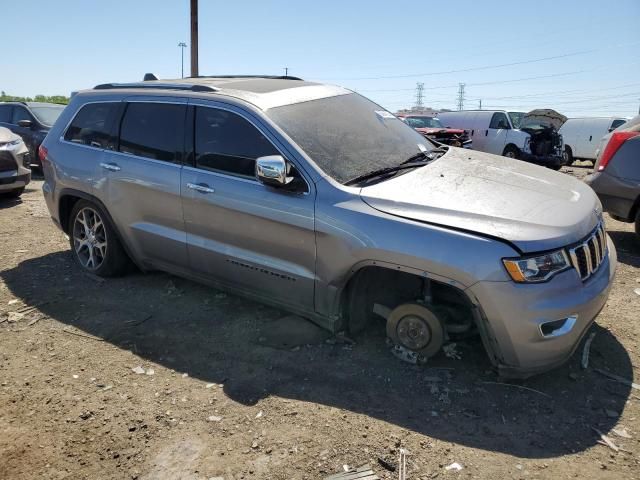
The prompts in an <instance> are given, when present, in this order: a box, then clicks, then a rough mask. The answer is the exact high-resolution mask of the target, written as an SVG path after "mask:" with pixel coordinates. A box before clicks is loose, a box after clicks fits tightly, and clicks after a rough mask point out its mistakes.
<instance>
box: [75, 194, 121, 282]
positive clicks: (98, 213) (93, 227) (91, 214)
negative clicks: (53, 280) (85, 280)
mask: <svg viewBox="0 0 640 480" xmlns="http://www.w3.org/2000/svg"><path fill="white" fill-rule="evenodd" d="M68 225H69V232H68V233H69V244H70V245H71V252H72V255H73V258H74V260H75V261H76V262H77V263H78V265H80V267H81V268H82V269H83V270H84V271H85V272H88V273H92V274H94V275H98V276H101V277H113V276H118V275H122V274H123V273H125V272H126V270H127V267H128V264H129V257H127V254H126V253H125V251H124V249H123V248H122V244H121V243H120V240H119V238H118V235H117V233H116V231H115V228H114V227H113V225H111V222H110V221H109V217H108V216H107V214H106V213H105V212H104V210H103V209H102V208H101V207H99V206H98V205H96V204H94V203H92V202H89V201H87V200H79V201H78V202H76V204H75V205H74V206H73V208H72V209H71V214H70V215H69V223H68Z"/></svg>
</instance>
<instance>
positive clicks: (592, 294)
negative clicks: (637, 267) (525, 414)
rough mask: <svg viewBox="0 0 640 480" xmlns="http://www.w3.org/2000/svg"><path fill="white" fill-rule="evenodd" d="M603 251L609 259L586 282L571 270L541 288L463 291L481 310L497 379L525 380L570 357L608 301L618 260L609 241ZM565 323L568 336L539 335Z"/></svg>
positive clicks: (495, 286) (490, 285)
mask: <svg viewBox="0 0 640 480" xmlns="http://www.w3.org/2000/svg"><path fill="white" fill-rule="evenodd" d="M607 245H608V255H607V258H606V259H605V260H604V261H603V262H602V264H601V265H600V268H599V269H598V270H597V272H596V273H594V274H593V275H592V276H591V277H590V278H589V279H588V280H587V281H586V282H582V281H581V280H580V278H579V276H578V274H577V272H576V271H575V270H574V269H573V268H572V269H569V270H566V271H564V272H562V273H560V274H558V275H556V276H555V277H554V278H552V279H551V280H550V281H548V282H545V283H538V284H517V283H514V282H510V281H509V282H478V283H476V284H475V285H473V286H471V287H470V288H469V289H468V290H467V292H468V293H469V294H470V295H471V296H472V297H475V299H476V300H477V301H478V303H479V305H480V307H481V309H482V313H483V316H484V318H485V320H486V330H487V331H486V332H485V333H484V334H485V335H487V336H488V337H490V338H489V339H488V341H485V344H486V345H489V348H491V349H493V350H495V351H493V352H490V356H491V357H492V359H493V360H494V362H495V363H496V366H497V367H498V370H499V372H500V374H501V375H503V376H505V377H528V376H531V375H534V374H536V373H541V372H544V371H546V370H550V369H552V368H555V367H557V366H559V365H561V364H563V363H564V362H566V361H567V360H568V359H569V357H571V355H572V354H573V352H574V351H575V349H576V348H577V347H578V345H579V343H580V341H581V339H582V337H583V336H584V334H585V333H586V331H587V329H588V328H589V327H590V326H591V324H592V323H593V321H594V320H595V318H596V316H597V315H598V313H600V310H602V308H603V307H604V305H605V303H606V301H607V298H608V296H609V290H610V289H611V285H612V283H613V277H614V275H615V270H616V265H617V254H616V250H615V247H614V245H613V243H612V242H611V239H610V238H608V237H607ZM569 317H576V318H575V323H574V322H571V323H573V325H572V327H571V328H569V329H567V331H561V332H558V333H560V334H559V335H557V336H556V335H554V336H544V335H543V333H542V331H541V325H542V324H545V323H547V322H550V321H555V320H562V319H567V318H569ZM567 325H568V324H567Z"/></svg>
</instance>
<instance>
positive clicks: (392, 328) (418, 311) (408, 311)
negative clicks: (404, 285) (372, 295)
mask: <svg viewBox="0 0 640 480" xmlns="http://www.w3.org/2000/svg"><path fill="white" fill-rule="evenodd" d="M387 336H388V337H389V338H390V339H391V340H392V341H393V342H394V343H395V344H397V345H401V346H403V347H404V348H407V349H409V350H412V351H414V352H418V353H420V354H421V355H423V356H425V357H430V356H433V355H434V354H435V353H436V352H438V350H440V348H441V347H442V344H443V342H444V330H443V328H442V325H441V323H440V321H439V320H438V319H437V317H436V316H435V315H434V314H433V312H431V310H429V309H428V308H427V307H425V306H423V305H418V304H416V303H406V304H404V305H400V306H399V307H396V308H395V309H393V310H392V311H391V313H390V314H389V317H388V318H387Z"/></svg>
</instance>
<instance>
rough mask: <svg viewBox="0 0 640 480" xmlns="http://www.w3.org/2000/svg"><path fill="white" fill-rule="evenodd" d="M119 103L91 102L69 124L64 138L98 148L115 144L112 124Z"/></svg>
mask: <svg viewBox="0 0 640 480" xmlns="http://www.w3.org/2000/svg"><path fill="white" fill-rule="evenodd" d="M118 105H119V103H117V102H111V103H90V104H88V105H85V106H84V107H82V108H81V109H80V111H79V112H78V114H77V115H76V117H75V118H74V119H73V122H71V125H69V128H68V129H67V132H66V133H65V135H64V139H65V140H66V141H68V142H73V143H79V144H80V145H88V146H91V147H96V148H109V147H110V146H111V145H113V143H114V142H113V135H112V134H111V130H112V129H111V125H112V121H113V117H114V115H115V114H116V111H117V109H118Z"/></svg>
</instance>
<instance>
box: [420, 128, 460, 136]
mask: <svg viewBox="0 0 640 480" xmlns="http://www.w3.org/2000/svg"><path fill="white" fill-rule="evenodd" d="M415 130H416V132H419V133H422V134H423V135H434V134H436V133H450V134H452V135H461V134H463V133H464V130H460V129H459V128H416V129H415Z"/></svg>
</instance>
